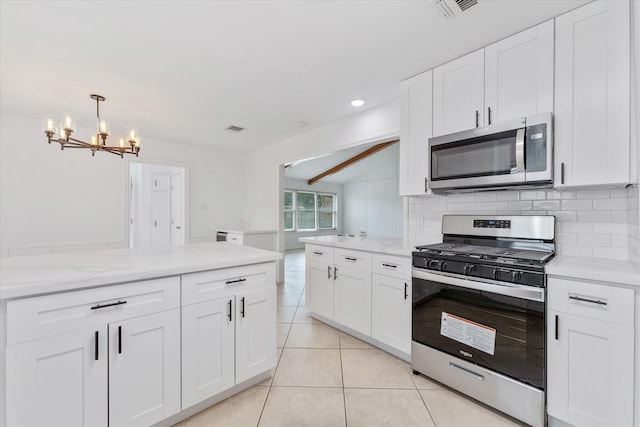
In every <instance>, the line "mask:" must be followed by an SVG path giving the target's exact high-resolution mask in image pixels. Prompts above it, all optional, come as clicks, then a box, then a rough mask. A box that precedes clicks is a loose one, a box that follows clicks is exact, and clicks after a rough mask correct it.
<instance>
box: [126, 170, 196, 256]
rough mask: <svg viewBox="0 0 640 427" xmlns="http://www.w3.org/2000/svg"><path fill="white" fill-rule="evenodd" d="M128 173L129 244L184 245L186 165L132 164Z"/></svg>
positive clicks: (134, 246)
mask: <svg viewBox="0 0 640 427" xmlns="http://www.w3.org/2000/svg"><path fill="white" fill-rule="evenodd" d="M129 175H130V177H129V178H130V186H131V188H130V195H131V197H130V201H129V202H130V213H131V217H130V218H129V224H130V228H129V233H130V238H129V243H130V247H132V248H138V247H139V248H151V247H153V248H157V247H167V246H171V245H182V244H184V243H185V240H186V239H185V230H186V224H185V218H186V217H187V216H186V213H185V212H186V198H185V193H186V192H185V187H186V179H185V176H186V170H185V168H183V167H178V166H167V165H154V164H145V163H131V166H130V174H129Z"/></svg>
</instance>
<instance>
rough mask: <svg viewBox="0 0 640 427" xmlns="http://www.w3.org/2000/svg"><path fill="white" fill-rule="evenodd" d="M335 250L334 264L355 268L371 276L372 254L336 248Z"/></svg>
mask: <svg viewBox="0 0 640 427" xmlns="http://www.w3.org/2000/svg"><path fill="white" fill-rule="evenodd" d="M335 250H336V251H335V254H334V261H333V262H334V264H335V265H336V266H338V267H349V268H354V269H356V270H358V271H366V272H369V274H371V253H369V252H360V251H354V250H351V249H344V248H336V249H335Z"/></svg>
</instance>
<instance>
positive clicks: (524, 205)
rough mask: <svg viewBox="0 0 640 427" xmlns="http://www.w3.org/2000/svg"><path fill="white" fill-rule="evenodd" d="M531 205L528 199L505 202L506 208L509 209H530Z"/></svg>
mask: <svg viewBox="0 0 640 427" xmlns="http://www.w3.org/2000/svg"><path fill="white" fill-rule="evenodd" d="M532 206H533V202H532V201H530V200H524V201H513V202H507V209H508V210H511V211H530V210H531V208H532Z"/></svg>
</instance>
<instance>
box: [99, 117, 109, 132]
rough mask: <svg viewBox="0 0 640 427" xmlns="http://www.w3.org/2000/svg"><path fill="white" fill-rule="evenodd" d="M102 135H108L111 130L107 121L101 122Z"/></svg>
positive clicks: (100, 130)
mask: <svg viewBox="0 0 640 427" xmlns="http://www.w3.org/2000/svg"><path fill="white" fill-rule="evenodd" d="M98 128H99V133H100V135H108V134H109V128H108V127H107V122H106V121H105V120H100V123H99V125H98Z"/></svg>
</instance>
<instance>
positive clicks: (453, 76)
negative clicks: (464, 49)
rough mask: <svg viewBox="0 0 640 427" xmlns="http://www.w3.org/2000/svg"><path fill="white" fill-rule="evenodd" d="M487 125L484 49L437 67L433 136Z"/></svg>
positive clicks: (434, 79)
mask: <svg viewBox="0 0 640 427" xmlns="http://www.w3.org/2000/svg"><path fill="white" fill-rule="evenodd" d="M478 126H484V49H480V50H478V51H476V52H472V53H470V54H468V55H465V56H463V57H461V58H458V59H456V60H454V61H451V62H447V63H446V64H444V65H441V66H439V67H437V68H434V69H433V136H439V135H446V134H448V133H454V132H459V131H461V130H466V129H472V128H475V127H478Z"/></svg>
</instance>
